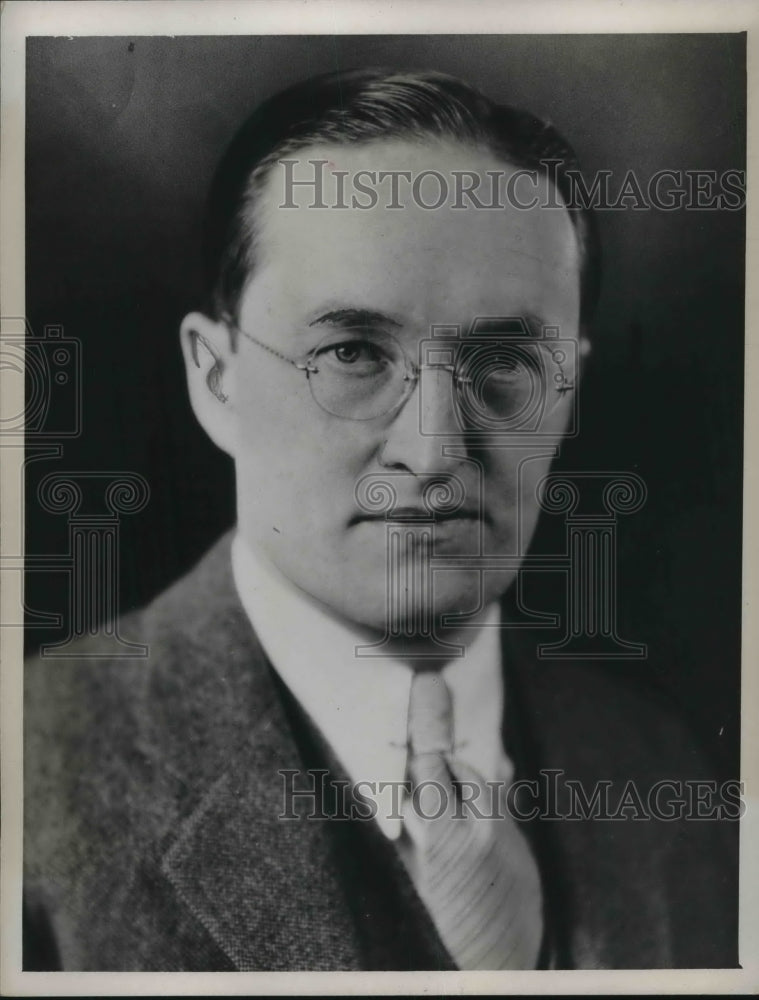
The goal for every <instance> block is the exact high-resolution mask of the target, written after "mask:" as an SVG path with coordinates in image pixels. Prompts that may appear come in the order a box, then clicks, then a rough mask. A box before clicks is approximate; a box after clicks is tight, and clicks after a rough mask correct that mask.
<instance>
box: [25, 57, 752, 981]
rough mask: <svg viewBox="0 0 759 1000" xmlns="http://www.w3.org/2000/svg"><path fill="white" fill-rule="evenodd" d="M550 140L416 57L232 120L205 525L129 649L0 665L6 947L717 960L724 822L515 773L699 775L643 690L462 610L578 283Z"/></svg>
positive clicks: (494, 555) (34, 963) (564, 163)
mask: <svg viewBox="0 0 759 1000" xmlns="http://www.w3.org/2000/svg"><path fill="white" fill-rule="evenodd" d="M572 169H576V164H575V162H574V157H573V154H572V152H571V150H570V149H569V147H568V146H567V145H566V143H565V142H564V140H563V139H562V138H561V136H559V135H558V134H557V133H556V131H555V130H554V129H553V128H552V127H550V126H548V125H546V124H545V123H543V122H540V121H538V120H537V119H535V118H533V117H532V116H530V115H528V114H524V113H521V112H516V111H513V110H512V109H509V108H505V107H500V106H497V105H494V104H493V103H492V102H490V101H489V100H487V99H486V98H485V97H483V96H482V95H481V94H479V93H477V92H476V91H474V90H472V89H471V88H469V87H468V86H466V85H465V84H463V83H461V82H459V81H457V80H454V79H451V78H449V77H446V76H443V75H440V74H435V73H394V72H385V71H380V70H367V71H355V72H350V73H343V74H334V75H330V76H327V77H321V78H318V79H315V80H310V81H306V82H304V83H301V84H299V85H297V86H295V87H294V88H292V89H291V90H289V91H287V92H285V93H283V94H280V95H277V96H276V97H274V98H273V99H271V100H270V101H268V102H266V103H265V104H264V105H263V106H262V107H261V108H259V109H258V110H257V111H256V112H255V113H254V114H253V115H252V116H251V118H250V119H249V120H248V121H247V122H246V123H245V124H244V125H243V127H242V129H241V130H240V132H239V133H238V135H237V137H236V138H235V140H234V141H233V143H232V145H231V146H230V148H229V150H228V151H227V153H226V155H225V157H224V159H223V160H222V163H221V165H220V167H219V170H218V172H217V176H216V179H215V182H214V187H213V190H212V193H211V198H210V201H209V208H208V219H207V223H208V224H207V229H206V244H205V251H206V264H207V272H208V289H209V296H208V301H207V303H206V305H205V308H204V310H203V311H199V312H193V313H190V314H189V315H188V316H187V317H186V318H185V320H184V322H183V324H182V330H181V337H182V348H183V352H184V357H185V362H186V368H187V375H188V386H189V392H190V398H191V402H192V405H193V408H194V410H195V413H196V414H197V417H198V419H199V421H200V423H201V424H202V426H203V427H204V428H205V430H206V431H207V433H208V434H209V435H210V437H211V438H212V440H213V441H214V442H215V443H216V444H217V445H218V446H219V447H220V448H222V449H223V450H224V451H226V452H227V453H228V454H229V455H230V456H231V457H232V458H233V460H234V463H235V469H236V482H237V527H236V530H235V532H234V535H233V537H232V538H229V537H227V538H225V539H222V540H221V542H220V543H219V544H218V545H217V546H216V547H215V548H214V549H213V550H212V551H211V553H209V554H208V555H207V556H206V557H205V558H204V560H203V561H202V562H201V563H200V564H199V565H198V566H197V567H196V568H195V569H194V570H193V571H192V572H191V573H190V574H189V575H188V576H187V577H186V578H184V579H183V580H181V581H179V583H177V584H176V585H175V586H174V587H173V588H171V589H170V590H169V591H168V592H167V593H165V594H163V595H161V596H160V597H159V598H157V600H156V601H155V602H153V604H151V605H150V606H149V607H148V608H147V609H146V610H144V611H143V612H141V613H138V614H137V615H136V616H135V617H134V618H133V619H132V620H131V621H130V625H129V629H130V631H129V634H130V636H132V635H139V636H140V637H141V640H142V641H143V642H145V643H147V645H148V647H149V655H148V658H147V659H146V660H144V661H143V660H140V661H126V660H123V661H112V662H104V661H97V660H95V661H92V660H89V661H88V660H87V659H86V654H87V649H86V643H85V644H83V647H82V650H81V654H82V655H81V657H80V658H77V659H74V660H72V661H71V662H70V663H60V662H58V663H56V665H55V666H49V665H48V664H47V663H46V662H45V661H44V659H42V660H41V661H39V662H37V663H34V664H31V665H29V667H28V669H27V702H26V713H27V718H26V727H27V748H26V781H27V792H26V822H27V841H26V849H25V860H26V867H27V873H26V884H25V887H26V895H27V911H28V917H29V931H28V939H27V943H28V951H29V955H30V960H29V967H37V968H39V967H47V968H50V967H62V968H65V969H104V970H178V969H185V970H223V969H227V970H231V969H241V970H242V969H272V970H285V969H431V968H439V969H456V968H462V969H535V968H629V967H642V968H647V967H663V966H712V965H732V964H735V963H736V954H735V947H736V933H735V909H736V906H735V896H734V885H733V883H732V881H731V877H732V874H733V871H734V868H733V862H732V860H731V858H730V841H729V839H728V838H726V836H725V832H724V829H723V827H724V824H723V823H720V822H717V821H701V822H699V821H692V816H691V818H690V819H689V818H688V816H683V814H682V810H681V811H680V813H679V814H678V811H677V809H676V808H675V809H674V811H671V810H670V812H667V810H666V809H660V810H659V811H658V814H657V815H654V816H651V815H643V816H641V815H640V809H638V806H637V802H638V799H637V798H633V799H632V800H631V801H632V805H631V808H628V810H627V812H624V811H623V812H621V813H620V814H618V815H617V816H616V817H615V818H611V819H609V818H607V819H606V820H604V819H599V818H597V817H595V816H593V815H591V816H586V818H584V819H583V818H578V817H577V816H570V815H569V814H567V812H566V806H567V802H568V799H567V795H568V794H570V793H569V789H568V786H566V785H562V786H561V787H559V785H557V784H552V783H551V782H552V778H551V776H552V775H554V776H556V775H558V774H565V775H566V776H567V777H568V778H571V779H572V780H573V781H574V782H575V783H578V784H579V787H580V788H581V789H582V794H583V795H584V796H585V798H586V800H587V799H591V798H592V797H593V796H594V795H595V792H596V790H597V789H598V787H599V783H603V782H605V783H607V784H610V785H614V786H616V787H620V788H621V787H622V786H623V785H624V786H625V787H626V788H628V787H632V788H633V789H634V790H635V795H636V796H642V797H645V795H646V793H647V792H648V791H650V790H651V789H657V788H659V789H660V788H661V787H662V785H661V783H662V782H663V781H668V782H670V784H672V783H673V782H674V783H675V784H674V785H672V787H673V788H677V787H679V786H677V785H676V783H677V782H678V781H680V780H682V779H695V780H699V779H704V778H707V777H708V772H707V770H706V768H705V765H704V764H703V762H702V761H701V759H700V757H699V756H698V754H697V752H696V750H695V748H694V747H693V745H692V742H691V740H690V738H689V736H688V734H687V732H686V730H685V728H684V727H683V725H682V724H681V723H680V722H679V721H678V719H677V716H676V715H675V714H674V713H673V711H672V709H671V708H670V707H669V706H668V705H667V704H666V701H665V699H664V698H663V697H662V696H660V695H658V694H657V693H656V692H655V690H654V689H653V688H651V687H650V686H647V685H646V683H645V682H644V680H643V674H642V671H641V670H640V669H639V668H638V669H636V670H635V671H630V672H629V674H628V673H623V672H622V671H621V670H620V669H619V667H618V666H614V668H613V669H611V668H610V667H609V666H608V665H605V664H604V663H603V662H600V663H597V664H595V665H594V664H592V663H591V664H588V663H581V662H580V663H578V662H574V661H571V662H565V661H558V662H556V661H554V662H551V661H550V660H549V661H539V660H538V659H537V658H536V656H535V650H534V648H533V649H531V648H529V646H525V645H524V644H520V643H519V642H517V641H515V639H514V637H513V634H512V633H511V632H510V631H509V630H508V629H506V628H499V627H498V626H499V625H500V624H501V622H502V616H503V615H504V609H505V602H507V601H508V600H509V599H510V588H511V586H512V584H513V583H514V580H515V577H516V574H517V572H518V570H519V565H520V561H521V560H522V558H523V556H524V552H525V549H526V547H527V545H528V544H529V541H530V539H531V537H532V535H533V532H534V529H535V525H536V522H537V518H538V513H539V509H540V503H539V498H540V496H541V495H542V494H541V490H542V489H544V487H545V483H544V480H545V478H546V476H547V475H548V473H549V470H550V465H551V461H552V458H553V457H554V456H555V454H556V451H557V448H558V445H559V444H560V442H561V439H562V436H563V435H564V434H565V433H566V432H567V430H568V429H569V428H570V425H571V422H572V420H573V419H574V415H575V395H576V392H577V389H578V387H579V384H580V378H581V371H580V360H581V357H582V355H583V353H584V352H586V351H587V344H588V337H589V333H590V320H591V316H592V310H593V305H594V300H595V296H596V293H597V285H598V250H597V244H596V236H595V230H594V227H593V222H592V219H591V218H590V217H589V215H588V213H587V212H585V211H583V210H582V209H578V208H577V207H575V206H574V205H572V204H571V202H570V199H569V195H568V187H567V183H568V182H567V177H568V174H567V171H571V170H572ZM551 331H554V333H555V332H556V331H558V334H559V338H560V343H561V348H560V349H559V348H557V347H556V344H555V343H554V341H553V340H551V339H550V336H551ZM485 560H489V562H487V564H486V562H485ZM325 775H326V778H327V779H329V780H322V779H323V778H324V776H325ZM320 776H322V777H320ZM538 779H540V780H538ZM383 786H384V788H385V790H387V789H389V790H390V791H391V792H392V791H393V790H394V789H399V790H400V794H399V796H398V797H397V798H396V799H395V800H391V801H390V803H389V804H388V799H387V797H383V795H382V788H383ZM346 788H347V795H346V796H345V798H344V799H342V800H341V799H340V796H341V789H342V790H343V791H344V790H345V789H346ZM488 791H489V792H490V793H491V798H490V802H491V806H493V805H495V806H497V808H491V809H489V810H488V809H486V808H484V803H485V801H486V792H488ZM430 793H434V794H436V795H437V800H436V801H434V797H433V798H431V797H430ZM629 794H631V793H629ZM670 797H671V796H670ZM656 801H658V800H656ZM467 803H470V805H468V804H467ZM629 804H630V803H628V805H629ZM669 806H672V803H671V802H670V803H669ZM640 808H643V806H642V805H641V807H640ZM591 811H592V810H591ZM570 812H571V810H570ZM631 813H632V815H631ZM330 817H332V818H330Z"/></svg>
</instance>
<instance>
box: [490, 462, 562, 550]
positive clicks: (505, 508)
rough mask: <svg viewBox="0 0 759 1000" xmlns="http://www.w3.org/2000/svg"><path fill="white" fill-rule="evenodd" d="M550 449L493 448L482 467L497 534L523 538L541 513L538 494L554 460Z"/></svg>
mask: <svg viewBox="0 0 759 1000" xmlns="http://www.w3.org/2000/svg"><path fill="white" fill-rule="evenodd" d="M553 451H554V449H553V448H552V447H551V446H545V447H540V448H533V449H530V448H518V449H517V448H504V449H496V448H494V449H492V450H491V451H490V452H489V454H488V457H487V462H486V464H485V465H484V469H483V472H484V477H485V497H486V503H487V506H488V509H489V511H490V513H491V516H492V518H493V521H494V522H495V524H496V527H497V530H498V531H499V533H500V534H512V533H516V531H517V522H518V521H519V522H520V524H519V527H520V534H522V536H524V534H525V533H526V532H530V531H531V530H532V528H533V527H534V524H535V521H536V520H537V516H538V514H539V512H540V504H539V502H538V497H537V491H538V485H539V484H540V482H541V480H542V479H543V478H544V477H545V476H546V475H547V474H548V472H549V471H550V468H551V464H552V462H553V460H554V454H553Z"/></svg>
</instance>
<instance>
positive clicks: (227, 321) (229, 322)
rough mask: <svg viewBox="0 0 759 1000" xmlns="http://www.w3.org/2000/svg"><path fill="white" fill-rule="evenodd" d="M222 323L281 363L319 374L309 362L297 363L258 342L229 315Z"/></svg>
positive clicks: (226, 314)
mask: <svg viewBox="0 0 759 1000" xmlns="http://www.w3.org/2000/svg"><path fill="white" fill-rule="evenodd" d="M221 318H222V321H223V322H224V323H225V324H226V325H227V326H228V327H231V329H233V330H234V331H235V333H241V334H242V335H243V337H245V338H246V339H247V340H249V341H250V342H251V344H255V345H256V347H261V348H263V350H264V351H268V352H269V354H273V355H274V357H275V358H279V359H280V360H281V361H286V362H287V363H288V364H289V365H294V366H295V367H296V368H297V369H298V370H299V371H302V372H318V371H319V369H318V368H317V367H316V366H315V365H313V364H311V363H310V362H308V361H296V360H295V358H289V357H288V356H287V355H286V354H282V352H281V351H277V350H276V349H275V348H273V347H270V346H269V345H268V344H264V343H263V341H261V340H256V338H255V337H254V336H253V334H252V333H248V331H247V330H243V329H242V327H240V326H238V325H237V323H235V321H234V320H233V319H232V317H231V316H230V315H229V314H228V313H224V314H223V315H222V317H221Z"/></svg>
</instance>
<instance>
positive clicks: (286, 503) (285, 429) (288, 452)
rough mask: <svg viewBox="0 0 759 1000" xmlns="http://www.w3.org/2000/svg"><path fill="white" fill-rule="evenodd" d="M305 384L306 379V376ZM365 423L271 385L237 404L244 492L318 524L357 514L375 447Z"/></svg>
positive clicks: (260, 503)
mask: <svg viewBox="0 0 759 1000" xmlns="http://www.w3.org/2000/svg"><path fill="white" fill-rule="evenodd" d="M304 381H305V380H304ZM362 430H363V429H362V428H361V426H360V425H357V424H356V425H353V424H348V423H346V422H344V421H340V420H338V419H336V418H335V417H332V416H330V415H329V414H326V413H324V412H323V411H322V410H320V409H319V408H318V407H317V406H316V404H315V403H314V402H313V400H312V399H311V396H310V393H309V394H308V396H307V397H306V398H305V399H304V398H302V396H301V397H293V398H290V399H288V400H287V401H286V403H285V405H283V399H282V397H281V396H280V398H279V399H274V398H272V395H271V393H270V392H269V391H268V390H264V391H262V393H261V394H260V395H259V396H257V397H256V398H255V399H253V398H250V399H247V400H246V401H245V403H244V405H241V406H240V407H239V409H238V428H237V448H236V454H235V462H236V467H237V477H238V483H239V488H240V491H241V493H243V495H244V496H245V497H246V499H247V501H248V503H252V504H255V506H256V507H258V508H259V509H264V510H266V511H267V512H269V513H271V514H276V515H278V516H279V517H281V518H288V516H289V520H290V521H297V522H298V523H300V524H301V525H302V526H303V527H304V528H305V527H307V526H308V525H310V524H311V523H312V522H316V523H318V524H319V525H320V526H321V527H322V528H323V526H324V522H325V517H329V516H334V517H335V518H340V519H342V518H344V517H345V516H346V511H349V512H352V509H353V504H354V489H355V484H356V482H357V481H358V479H359V478H360V476H361V475H362V473H363V472H364V471H365V470H366V468H367V464H368V463H369V462H370V461H371V457H372V454H373V453H374V451H376V442H374V441H373V440H372V439H371V437H370V436H369V435H368V434H367V433H366V431H365V430H363V433H362Z"/></svg>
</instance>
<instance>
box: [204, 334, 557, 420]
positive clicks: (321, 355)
mask: <svg viewBox="0 0 759 1000" xmlns="http://www.w3.org/2000/svg"><path fill="white" fill-rule="evenodd" d="M223 321H224V322H225V323H226V325H227V326H228V327H230V328H231V329H233V330H234V331H235V332H236V333H239V334H241V335H242V336H243V337H245V338H246V340H248V341H250V342H251V343H252V344H255V346H256V347H259V348H261V349H262V350H264V351H266V352H267V353H268V354H270V355H272V356H274V357H275V358H279V359H280V360H281V361H286V362H287V363H288V364H290V365H292V366H293V367H295V368H297V369H298V370H299V371H302V372H304V373H305V376H306V379H307V381H308V384H309V388H310V390H311V395H312V396H313V399H314V402H316V403H317V405H318V406H320V407H321V409H323V410H325V411H326V412H327V413H329V414H331V415H332V416H335V417H340V418H343V419H347V420H372V419H375V418H377V417H383V416H388V415H390V414H393V413H395V412H397V411H398V410H399V409H400V408H401V407H402V406H403V405H404V403H405V402H406V401H407V400H408V398H409V397H410V396H411V394H412V393H413V391H414V389H415V388H416V385H417V383H418V382H419V381H420V376H421V373H422V372H423V371H431V370H438V371H445V372H448V373H449V374H450V375H451V383H452V389H453V393H454V397H455V402H456V404H457V412H458V415H459V417H460V420H461V424H462V429H464V427H468V428H472V427H474V428H479V429H493V428H496V429H499V430H510V429H521V428H522V427H523V426H524V423H525V419H527V418H528V416H529V417H530V418H534V414H535V413H536V412H537V411H538V410H540V411H541V413H542V415H543V416H546V415H547V413H548V412H551V411H552V410H553V409H554V408H555V406H556V404H557V403H558V401H559V399H560V398H561V396H562V395H563V394H564V393H565V392H567V391H568V390H571V389H573V388H574V385H573V383H572V381H571V379H570V378H568V377H567V375H566V373H565V371H564V365H565V364H566V363H567V360H568V351H567V342H566V341H561V342H556V341H553V342H550V343H549V342H542V341H536V340H534V339H533V338H529V337H526V336H522V337H518V338H514V337H513V336H509V335H508V334H504V335H502V336H499V335H498V334H495V335H494V334H493V333H491V332H489V333H488V334H487V335H486V336H482V337H472V338H470V337H463V338H460V339H455V340H454V339H440V338H437V337H435V338H431V339H429V340H425V341H423V342H422V345H421V348H422V350H421V353H422V355H423V356H425V357H427V358H429V359H431V360H428V361H425V362H423V363H421V364H416V363H415V362H414V361H412V360H411V358H409V356H408V355H407V354H406V352H405V351H404V349H403V348H402V347H401V345H400V344H399V343H398V341H397V340H396V339H395V337H393V336H392V334H389V333H387V332H385V331H374V330H370V331H368V330H367V329H366V328H361V329H340V330H336V331H333V332H332V333H330V334H328V335H327V336H326V337H324V339H323V340H321V341H320V342H319V343H318V344H317V345H316V347H314V348H312V349H311V350H309V351H308V353H307V354H305V355H304V356H303V357H302V358H292V357H289V356H288V355H286V354H283V353H282V352H281V351H278V350H276V349H275V348H274V347H271V345H269V344H266V343H264V342H263V341H261V340H258V339H257V338H256V337H254V336H253V335H252V334H250V333H248V332H247V331H246V330H243V329H241V328H240V327H239V326H238V325H237V324H236V323H235V322H234V320H232V318H231V317H230V316H224V317H223ZM442 357H445V358H446V360H445V361H443V360H440V359H441V358H442ZM435 359H437V360H435ZM551 366H553V369H554V370H553V372H552V373H551V372H550V371H549V369H550V368H551ZM550 393H556V394H557V396H556V398H555V399H553V400H551V399H549V396H550Z"/></svg>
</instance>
